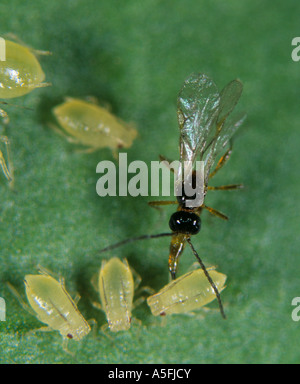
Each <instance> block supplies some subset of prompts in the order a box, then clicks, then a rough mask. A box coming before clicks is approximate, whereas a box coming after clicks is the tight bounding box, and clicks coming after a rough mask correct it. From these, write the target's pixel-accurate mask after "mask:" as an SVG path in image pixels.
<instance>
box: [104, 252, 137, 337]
mask: <svg viewBox="0 0 300 384" xmlns="http://www.w3.org/2000/svg"><path fill="white" fill-rule="evenodd" d="M98 290H99V293H100V300H101V308H102V310H103V311H104V312H105V314H106V318H107V322H108V326H109V329H110V330H111V331H112V332H119V331H126V330H128V329H129V328H130V323H131V311H132V307H133V296H134V280H133V276H132V273H131V270H130V267H129V265H128V262H127V260H126V259H124V260H123V261H121V260H120V259H118V258H117V257H113V258H112V259H110V260H109V261H103V262H102V265H101V269H100V273H99V280H98Z"/></svg>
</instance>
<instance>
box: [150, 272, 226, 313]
mask: <svg viewBox="0 0 300 384" xmlns="http://www.w3.org/2000/svg"><path fill="white" fill-rule="evenodd" d="M209 274H210V276H211V278H212V279H213V281H214V283H215V285H216V287H217V288H218V291H219V292H222V290H223V289H224V288H225V286H224V284H225V281H226V275H224V274H223V273H219V272H217V271H215V270H212V269H211V270H210V271H209ZM215 298H216V294H215V292H214V290H213V288H212V286H211V285H210V283H209V281H208V280H207V277H206V276H205V274H204V272H203V270H202V269H197V270H195V271H192V272H188V273H186V274H185V275H183V276H180V277H179V278H178V279H176V280H173V281H172V282H171V283H169V284H167V285H166V286H165V287H163V288H162V289H161V290H160V291H159V292H158V293H156V294H155V295H153V296H150V297H148V299H147V303H148V305H149V307H150V309H151V312H152V314H153V315H154V316H158V315H161V316H164V315H170V314H174V313H188V312H192V311H194V310H197V309H199V308H201V307H203V306H204V305H206V304H208V303H210V302H211V301H213V300H214V299H215Z"/></svg>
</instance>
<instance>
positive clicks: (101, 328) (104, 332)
mask: <svg viewBox="0 0 300 384" xmlns="http://www.w3.org/2000/svg"><path fill="white" fill-rule="evenodd" d="M108 329H109V325H108V323H105V324H103V325H101V327H100V331H101V333H102V334H103V335H104V336H106V337H107V338H108V340H110V341H113V338H112V337H111V335H110V334H109V333H108V331H107V330H108Z"/></svg>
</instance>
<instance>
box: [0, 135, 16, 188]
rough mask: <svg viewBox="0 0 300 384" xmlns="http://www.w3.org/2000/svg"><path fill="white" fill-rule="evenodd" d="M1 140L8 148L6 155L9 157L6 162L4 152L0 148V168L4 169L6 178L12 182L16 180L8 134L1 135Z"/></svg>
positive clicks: (6, 148)
mask: <svg viewBox="0 0 300 384" xmlns="http://www.w3.org/2000/svg"><path fill="white" fill-rule="evenodd" d="M0 142H2V143H4V146H5V150H6V157H7V162H6V161H5V157H4V154H3V152H2V151H1V149H0V168H1V169H2V171H3V173H4V176H5V177H6V179H7V180H8V181H9V182H10V183H12V182H13V180H14V177H13V166H12V161H11V157H10V143H9V140H8V138H7V137H6V136H0Z"/></svg>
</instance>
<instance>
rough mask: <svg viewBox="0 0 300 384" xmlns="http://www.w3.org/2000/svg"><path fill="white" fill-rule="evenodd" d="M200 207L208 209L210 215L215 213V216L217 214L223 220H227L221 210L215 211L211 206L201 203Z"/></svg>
mask: <svg viewBox="0 0 300 384" xmlns="http://www.w3.org/2000/svg"><path fill="white" fill-rule="evenodd" d="M200 208H201V209H202V208H205V209H207V210H208V212H210V213H211V214H212V215H215V216H218V217H220V219H223V220H228V217H227V216H226V215H224V214H223V213H222V212H220V211H217V210H216V209H214V208H211V207H208V206H207V205H204V204H203V205H201V207H200Z"/></svg>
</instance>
